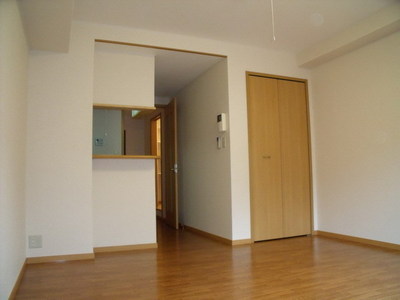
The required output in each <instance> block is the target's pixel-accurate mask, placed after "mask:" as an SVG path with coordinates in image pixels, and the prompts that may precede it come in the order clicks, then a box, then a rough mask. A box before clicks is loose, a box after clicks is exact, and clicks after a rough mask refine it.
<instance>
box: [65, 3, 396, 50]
mask: <svg viewBox="0 0 400 300" xmlns="http://www.w3.org/2000/svg"><path fill="white" fill-rule="evenodd" d="M396 1H398V0H274V2H273V3H274V16H275V18H274V19H275V35H276V41H273V39H272V21H271V0H75V7H74V13H73V18H74V19H75V20H81V21H89V22H96V23H104V24H113V25H120V26H127V27H135V28H141V29H147V30H154V31H161V32H169V33H176V34H183V35H191V36H195V37H202V38H208V39H216V40H223V41H228V42H233V43H240V44H247V45H252V46H258V47H269V48H274V49H277V50H283V51H289V52H292V53H297V52H299V51H301V50H303V49H305V48H309V47H311V46H313V45H315V44H316V43H319V42H321V41H323V40H325V39H327V38H329V37H331V36H332V35H334V34H336V33H338V32H340V31H342V30H344V29H345V28H347V27H349V26H351V25H353V24H354V23H357V22H359V21H360V20H362V19H363V18H366V17H368V16H369V15H371V14H373V13H375V12H377V11H378V10H379V9H381V8H383V7H385V6H386V5H389V4H393V3H395V2H396Z"/></svg>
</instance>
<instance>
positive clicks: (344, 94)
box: [312, 33, 400, 244]
mask: <svg viewBox="0 0 400 300" xmlns="http://www.w3.org/2000/svg"><path fill="white" fill-rule="evenodd" d="M399 53H400V33H395V34H392V35H390V36H388V37H386V38H384V39H382V40H379V41H377V42H374V43H373V44H370V45H367V46H365V47H363V48H360V49H358V50H356V51H353V52H351V53H348V54H347V55H344V56H342V57H339V58H337V59H335V60H333V61H331V62H328V63H326V64H324V65H321V66H319V67H317V68H315V69H314V70H312V83H313V88H312V99H313V101H312V110H313V118H312V123H313V124H312V125H313V135H314V140H313V143H314V153H315V157H314V164H315V170H316V171H315V173H314V176H315V180H316V188H317V194H316V195H315V198H316V202H317V217H318V222H317V229H319V230H323V231H329V232H334V233H339V234H346V235H351V236H357V237H363V238H368V239H374V240H379V241H384V242H390V243H397V244H400V229H399V228H400V185H399V178H400V84H399V81H400V54H399Z"/></svg>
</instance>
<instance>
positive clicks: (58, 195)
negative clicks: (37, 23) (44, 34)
mask: <svg viewBox="0 0 400 300" xmlns="http://www.w3.org/2000/svg"><path fill="white" fill-rule="evenodd" d="M93 50H94V41H93V40H91V39H89V38H88V37H87V35H85V34H84V32H82V31H81V30H80V28H79V27H77V26H76V25H75V24H73V25H72V32H71V44H70V52H69V53H67V54H60V53H52V52H39V51H38V52H31V53H30V55H29V83H28V85H29V86H28V118H27V122H28V139H27V149H28V151H27V182H26V195H27V199H26V201H27V202H26V217H27V218H26V225H27V226H26V228H27V235H42V237H43V248H38V249H27V256H28V257H34V256H50V255H64V254H79V253H92V252H93V241H92V236H93V232H92V221H93V220H92V158H91V157H92V140H91V136H92V86H93Z"/></svg>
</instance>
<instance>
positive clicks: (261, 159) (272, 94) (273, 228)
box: [247, 76, 283, 241]
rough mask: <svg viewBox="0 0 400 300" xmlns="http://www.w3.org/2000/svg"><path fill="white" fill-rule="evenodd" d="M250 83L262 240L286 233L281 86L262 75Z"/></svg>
mask: <svg viewBox="0 0 400 300" xmlns="http://www.w3.org/2000/svg"><path fill="white" fill-rule="evenodd" d="M247 85H248V102H247V105H248V108H247V110H248V112H247V113H248V127H249V155H250V192H251V195H250V196H251V205H252V235H253V239H254V240H255V241H261V240H269V239H275V238H280V237H282V236H283V228H282V222H283V214H282V189H281V154H280V153H281V150H280V136H279V105H278V90H277V81H276V80H275V79H270V78H264V77H258V76H249V77H248V81H247Z"/></svg>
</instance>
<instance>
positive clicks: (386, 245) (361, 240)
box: [313, 230, 400, 250]
mask: <svg viewBox="0 0 400 300" xmlns="http://www.w3.org/2000/svg"><path fill="white" fill-rule="evenodd" d="M313 235H317V236H324V237H328V238H334V239H339V240H345V241H350V242H355V243H360V244H365V245H369V246H376V247H381V248H387V249H393V250H400V244H393V243H387V242H381V241H377V240H370V239H365V238H360V237H356V236H351V235H345V234H339V233H333V232H327V231H321V230H315V231H313Z"/></svg>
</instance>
